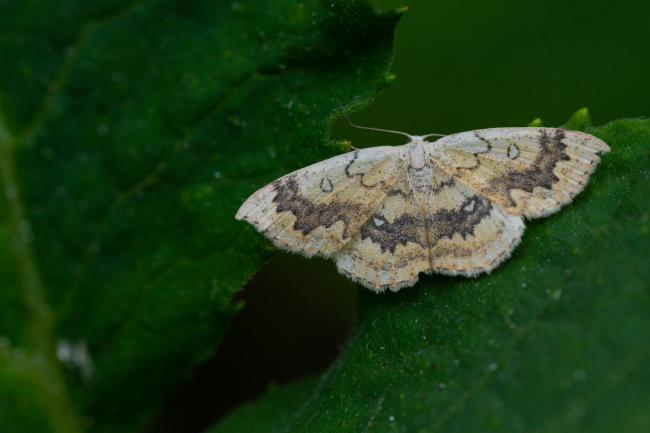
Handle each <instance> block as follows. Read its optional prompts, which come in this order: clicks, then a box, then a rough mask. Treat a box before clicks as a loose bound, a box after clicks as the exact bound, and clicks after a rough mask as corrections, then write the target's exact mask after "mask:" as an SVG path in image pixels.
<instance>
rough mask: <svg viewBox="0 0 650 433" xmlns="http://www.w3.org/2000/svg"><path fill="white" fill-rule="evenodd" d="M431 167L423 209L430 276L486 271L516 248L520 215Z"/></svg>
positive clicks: (520, 225)
mask: <svg viewBox="0 0 650 433" xmlns="http://www.w3.org/2000/svg"><path fill="white" fill-rule="evenodd" d="M430 164H431V167H432V173H433V179H434V180H433V182H432V187H431V190H430V191H429V192H428V194H427V200H426V206H427V233H428V241H429V244H430V245H431V272H438V273H442V274H448V275H464V276H475V275H477V274H479V273H483V272H490V271H491V270H492V269H494V268H496V267H497V266H498V265H499V264H501V262H503V261H504V260H506V259H507V258H508V257H510V254H511V253H512V250H513V249H514V248H515V247H516V246H517V245H518V244H519V241H520V240H521V237H522V235H523V233H524V228H525V226H524V222H523V219H522V217H520V216H517V215H511V214H509V213H508V212H506V211H505V210H504V209H503V208H502V207H501V206H500V205H499V204H498V203H495V202H494V201H492V200H491V199H490V198H489V197H487V196H482V195H481V194H479V193H477V192H475V191H473V190H472V189H470V188H468V187H466V186H465V185H463V184H462V183H461V182H459V181H458V179H456V178H454V177H453V176H452V175H450V174H447V173H445V172H444V171H443V170H442V168H441V167H440V166H439V165H438V164H436V161H434V160H432V161H431V162H430Z"/></svg>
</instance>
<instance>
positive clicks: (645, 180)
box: [213, 110, 650, 433]
mask: <svg viewBox="0 0 650 433" xmlns="http://www.w3.org/2000/svg"><path fill="white" fill-rule="evenodd" d="M588 125H589V122H588V117H587V113H586V110H581V111H580V112H578V113H577V114H576V115H575V116H574V118H572V119H571V121H570V122H569V123H568V124H567V127H570V128H575V129H583V130H584V129H586V130H587V132H590V133H593V134H595V135H596V136H598V137H600V138H602V139H603V140H605V141H606V142H607V143H609V144H610V146H611V148H612V151H611V153H609V154H607V155H605V156H604V157H603V162H602V163H601V166H600V167H599V168H598V169H597V171H596V173H595V174H594V176H593V178H592V181H591V182H590V185H589V187H588V188H587V190H586V191H585V192H584V193H582V194H581V195H579V196H578V197H577V198H576V200H575V201H574V202H573V203H572V204H570V205H568V206H567V207H566V208H565V209H563V210H562V211H560V212H559V213H558V214H556V215H554V216H552V217H550V218H546V219H543V220H537V221H533V222H528V229H527V232H526V234H525V235H524V239H523V242H522V244H521V245H520V246H519V247H518V248H517V249H516V250H515V253H514V255H513V257H512V258H511V259H510V260H508V261H507V262H506V263H505V264H503V265H502V266H501V267H500V268H499V269H497V270H496V271H494V272H493V273H492V274H491V275H486V276H482V277H479V278H476V279H465V278H451V277H443V276H434V277H425V278H422V279H421V282H420V283H419V284H417V285H416V286H415V287H413V288H410V289H405V290H403V291H401V292H399V293H397V294H392V293H388V294H384V295H375V294H373V293H370V292H368V291H365V290H364V291H362V293H361V295H360V297H359V302H358V304H359V305H358V310H359V311H358V322H357V325H356V329H355V331H354V333H353V336H352V338H351V340H350V342H349V344H348V345H347V347H346V348H345V350H344V351H343V353H342V355H341V356H340V358H339V359H338V361H337V362H336V363H335V364H334V365H333V366H332V367H331V368H330V370H329V371H327V372H326V373H325V374H324V375H323V376H322V377H321V378H320V379H319V381H318V383H317V385H316V386H313V387H310V385H309V384H308V383H307V384H304V385H294V388H292V389H289V390H287V394H282V392H281V391H277V390H276V391H274V392H273V393H271V394H270V395H268V396H267V397H265V398H263V399H261V400H260V401H258V402H255V403H253V404H252V405H250V406H247V407H244V408H243V409H241V410H240V411H239V412H235V413H234V414H231V416H230V417H228V418H227V419H226V420H225V421H224V422H223V423H222V424H221V425H220V426H218V427H217V428H215V429H214V430H213V432H215V433H217V432H219V433H221V432H230V431H238V432H242V433H247V432H305V431H308V432H311V433H314V432H337V433H343V432H423V433H424V432H427V433H432V432H456V431H458V432H479V431H480V432H490V431H494V432H504V431H506V432H522V433H523V432H579V431H585V432H587V431H588V432H611V431H625V432H645V431H647V426H648V425H650V411H649V410H648V408H650V393H648V385H647V384H648V383H650V269H649V267H648V257H649V256H650V201H649V200H648V197H649V196H650V169H649V164H650V121H648V120H620V121H615V122H612V123H610V124H607V125H605V126H602V127H598V128H591V127H589V126H588ZM301 386H302V388H301ZM295 389H302V390H303V392H306V390H310V391H309V392H308V394H307V396H306V397H305V398H303V399H302V400H300V399H298V400H299V401H296V400H292V399H291V397H292V396H295V391H294V390H295ZM281 404H284V406H285V409H284V410H282V411H281V410H278V411H277V413H278V414H281V415H278V416H282V420H278V419H274V420H273V422H272V423H270V420H268V419H266V420H262V421H261V422H260V423H258V424H256V425H253V426H251V425H250V424H246V420H245V419H244V418H245V417H246V416H247V414H249V413H251V412H254V413H259V414H263V413H265V410H266V408H267V407H268V406H269V405H281ZM249 420H250V419H249ZM278 426H280V427H278Z"/></svg>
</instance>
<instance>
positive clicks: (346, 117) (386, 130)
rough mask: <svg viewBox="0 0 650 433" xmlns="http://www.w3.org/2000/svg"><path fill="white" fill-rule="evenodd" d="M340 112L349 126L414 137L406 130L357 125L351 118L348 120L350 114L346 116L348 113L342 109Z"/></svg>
mask: <svg viewBox="0 0 650 433" xmlns="http://www.w3.org/2000/svg"><path fill="white" fill-rule="evenodd" d="M341 113H342V114H343V116H345V119H346V120H347V121H348V123H349V124H350V126H352V127H353V128H358V129H367V130H368V131H378V132H388V133H390V134H399V135H404V136H406V137H408V138H410V139H413V138H414V136H413V135H411V134H407V133H406V132H402V131H393V130H391V129H381V128H372V127H370V126H361V125H357V124H355V123H353V122H352V120H350V116H348V113H346V112H345V111H343V110H341Z"/></svg>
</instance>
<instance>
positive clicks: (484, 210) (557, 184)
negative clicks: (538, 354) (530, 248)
mask: <svg viewBox="0 0 650 433" xmlns="http://www.w3.org/2000/svg"><path fill="white" fill-rule="evenodd" d="M368 129H376V128H368ZM388 132H397V131H388ZM398 133H399V132H398ZM401 134H403V135H405V136H407V137H408V139H409V141H408V143H406V144H404V145H401V146H381V147H372V148H366V149H358V150H354V151H351V152H348V153H345V154H342V155H338V156H335V157H333V158H330V159H327V160H325V161H322V162H318V163H316V164H313V165H310V166H308V167H305V168H303V169H300V170H297V171H295V172H293V173H290V174H287V175H286V176H283V177H281V178H279V179H277V180H276V181H274V182H272V183H270V184H268V185H266V186H265V187H263V188H261V189H260V190H258V191H257V192H255V193H254V194H253V195H251V196H250V197H249V198H248V199H247V200H246V201H245V202H244V204H243V205H242V206H241V208H240V209H239V211H238V212H237V215H236V218H237V219H238V220H245V221H248V222H249V223H251V224H252V225H253V226H255V228H256V229H257V230H258V231H260V232H261V233H262V234H264V235H265V236H266V237H267V238H269V239H270V240H271V241H272V242H273V244H275V245H276V246H277V247H278V248H281V249H284V250H288V251H291V252H294V253H300V254H303V255H305V256H307V257H311V256H323V257H329V258H332V259H333V260H334V261H335V262H336V267H337V269H338V271H339V272H340V273H341V274H343V275H345V276H347V277H348V278H350V279H351V280H353V281H355V282H358V283H360V284H362V285H363V286H365V287H367V288H369V289H371V290H373V291H376V292H382V291H385V290H387V289H390V290H392V291H397V290H399V289H401V288H403V287H409V286H412V285H413V284H415V283H416V282H417V281H418V278H419V274H420V273H425V274H431V273H434V272H435V273H441V274H447V275H462V276H467V277H472V276H477V275H479V274H482V273H486V272H490V271H492V270H493V269H495V268H496V267H497V266H499V264H501V263H502V262H503V261H504V260H506V259H507V258H508V257H509V256H510V255H511V253H512V251H513V249H514V248H515V247H516V246H517V245H518V244H519V242H520V241H521V238H522V235H523V233H524V228H525V224H524V220H525V219H533V218H540V217H544V216H547V215H550V214H552V213H554V212H557V211H558V210H559V209H560V208H561V207H562V206H564V205H566V204H568V203H570V202H571V201H572V200H573V198H574V197H575V196H576V195H577V194H578V193H580V192H581V191H582V190H583V189H584V188H585V185H586V184H587V181H588V180H589V177H590V175H591V173H592V172H593V171H594V170H595V168H596V166H597V164H598V163H599V161H600V158H599V155H601V154H603V153H606V152H608V151H609V150H610V148H609V146H608V145H607V144H606V143H605V142H603V141H602V140H600V139H598V138H596V137H594V136H592V135H589V134H586V133H582V132H577V131H568V130H564V129H556V128H491V129H481V130H474V131H467V132H461V133H458V134H452V135H447V136H442V138H439V139H438V140H436V141H428V140H427V139H428V138H430V137H431V136H433V135H439V134H429V135H424V136H414V135H410V134H406V133H401Z"/></svg>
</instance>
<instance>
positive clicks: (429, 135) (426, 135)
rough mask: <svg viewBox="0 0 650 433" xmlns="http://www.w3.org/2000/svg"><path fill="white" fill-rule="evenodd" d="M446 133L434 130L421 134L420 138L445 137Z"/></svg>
mask: <svg viewBox="0 0 650 433" xmlns="http://www.w3.org/2000/svg"><path fill="white" fill-rule="evenodd" d="M447 135H448V134H438V133H436V132H433V133H430V134H425V135H423V136H422V138H427V137H446V136H447Z"/></svg>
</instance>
